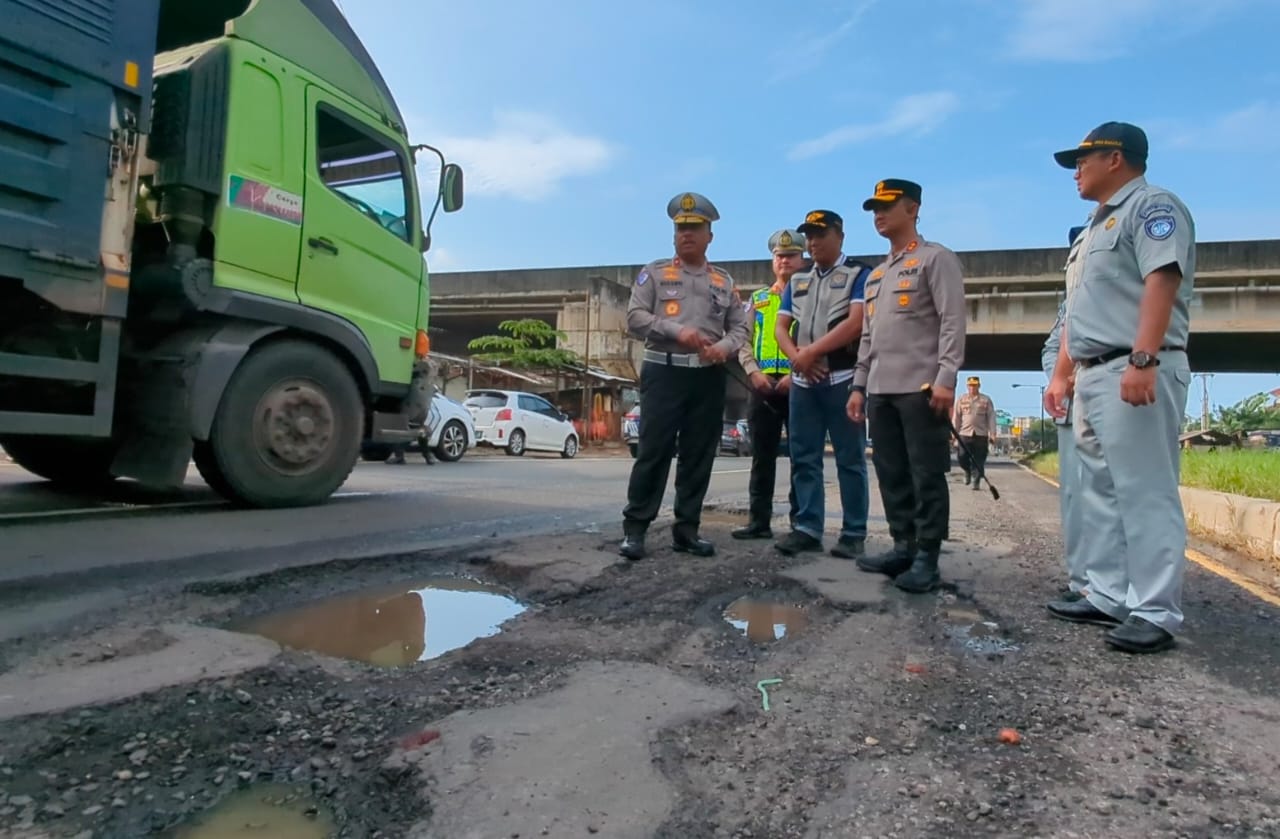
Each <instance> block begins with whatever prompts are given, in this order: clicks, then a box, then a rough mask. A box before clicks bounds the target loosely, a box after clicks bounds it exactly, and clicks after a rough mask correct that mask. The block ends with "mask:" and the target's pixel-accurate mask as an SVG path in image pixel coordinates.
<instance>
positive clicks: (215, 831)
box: [173, 786, 334, 839]
mask: <svg viewBox="0 0 1280 839" xmlns="http://www.w3.org/2000/svg"><path fill="white" fill-rule="evenodd" d="M333 832H334V825H333V822H332V821H330V820H329V818H328V816H326V815H325V814H324V813H322V812H320V811H319V810H318V809H317V808H316V806H315V803H314V802H313V801H311V800H310V799H309V798H306V797H305V796H302V795H299V794H298V792H297V791H296V790H293V789H289V788H288V787H279V786H262V787H252V788H250V789H246V790H241V791H240V792H236V793H233V794H232V795H230V796H228V797H227V798H226V800H224V801H223V802H222V803H221V804H219V805H218V806H217V807H214V808H213V809H212V810H210V811H209V812H208V813H205V814H204V815H202V816H200V817H199V818H198V820H197V821H196V823H195V824H192V825H190V826H188V827H184V828H179V830H178V831H177V832H176V833H174V834H173V839H327V837H329V836H331V835H333Z"/></svg>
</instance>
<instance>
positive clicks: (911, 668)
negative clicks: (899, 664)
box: [907, 664, 925, 676]
mask: <svg viewBox="0 0 1280 839" xmlns="http://www.w3.org/2000/svg"><path fill="white" fill-rule="evenodd" d="M924 671H925V666H924V665H923V664H908V665H907V672H908V673H914V674H916V675H917V676H918V675H920V674H921V673H923V672H924Z"/></svg>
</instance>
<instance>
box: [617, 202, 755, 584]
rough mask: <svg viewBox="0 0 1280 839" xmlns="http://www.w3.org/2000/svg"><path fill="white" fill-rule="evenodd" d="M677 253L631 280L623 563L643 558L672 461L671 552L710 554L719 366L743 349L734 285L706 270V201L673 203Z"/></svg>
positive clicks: (744, 329) (720, 404)
mask: <svg viewBox="0 0 1280 839" xmlns="http://www.w3.org/2000/svg"><path fill="white" fill-rule="evenodd" d="M667 215H669V216H670V217H671V219H672V221H673V222H674V223H675V250H676V255H675V257H674V258H671V259H660V260H657V261H655V262H650V263H649V264H648V265H646V266H645V267H644V268H643V269H642V270H641V271H640V273H639V274H638V275H637V276H636V282H635V286H634V287H633V288H632V289H631V304H630V306H629V307H628V308H627V329H628V331H629V332H631V334H632V335H635V336H636V337H637V338H641V339H643V340H644V342H645V351H644V364H643V366H642V367H641V370H640V417H641V419H640V442H639V450H638V451H637V452H636V459H635V462H634V463H633V464H632V467H631V482H630V484H629V485H628V487H627V506H626V508H625V509H624V510H623V511H622V516H623V520H624V521H623V536H624V538H623V540H622V545H621V547H620V548H619V553H620V554H621V555H622V556H624V557H626V558H627V559H631V560H636V559H641V558H643V557H644V555H645V544H644V540H645V532H646V531H647V530H648V528H649V525H650V524H651V523H652V522H653V520H654V519H655V518H657V516H658V508H659V507H660V506H661V504H662V496H663V493H664V492H665V491H666V488H667V476H668V474H669V473H670V470H671V458H672V457H674V456H675V454H676V446H677V440H678V441H679V449H680V456H679V459H678V460H677V461H676V503H675V514H676V522H675V526H674V527H673V528H672V532H671V539H672V547H673V548H674V549H675V550H676V551H678V552H681V553H690V554H694V555H695V556H711V555H712V554H714V553H715V546H714V545H712V544H711V543H710V542H708V541H707V540H706V539H701V538H699V537H698V526H699V524H700V523H701V520H702V501H703V498H704V497H706V494H707V486H708V485H709V484H710V482H711V467H712V465H713V464H714V463H715V456H716V451H717V450H718V448H719V445H720V423H721V418H722V416H723V414H724V395H725V393H724V392H725V368H724V364H725V362H726V361H727V360H728V359H730V358H733V357H734V356H736V355H737V353H738V350H739V349H740V348H741V347H742V345H743V343H745V342H746V340H747V336H748V334H749V330H750V328H751V327H750V322H749V321H748V320H747V313H746V311H745V309H744V308H743V305H742V301H741V300H740V299H739V298H738V293H737V291H736V290H735V289H734V284H733V278H732V277H730V276H729V275H728V274H727V273H726V272H725V271H723V270H722V269H720V268H717V267H715V266H714V265H710V264H708V263H707V247H708V246H709V245H710V244H711V238H712V234H711V222H713V221H716V220H718V219H719V218H720V214H719V212H718V211H717V210H716V208H715V205H713V204H712V203H711V202H710V201H709V200H707V199H706V198H705V197H703V196H701V195H698V194H697V193H694V192H686V193H683V194H681V195H677V196H676V197H675V198H672V199H671V202H670V203H669V204H668V205H667Z"/></svg>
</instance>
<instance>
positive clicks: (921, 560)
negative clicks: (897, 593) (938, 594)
mask: <svg viewBox="0 0 1280 839" xmlns="http://www.w3.org/2000/svg"><path fill="white" fill-rule="evenodd" d="M938 551H939V548H937V547H933V546H930V547H929V548H922V549H921V550H920V553H918V554H916V557H915V561H914V562H912V563H911V567H910V568H908V569H907V571H906V573H904V574H899V575H898V576H897V577H895V578H894V580H893V584H894V585H895V586H897V587H898V588H900V589H902V590H903V591H907V592H911V593H912V594H924V593H925V592H928V591H933V590H934V589H935V588H937V587H938V584H939V583H941V582H942V576H941V575H940V574H939V573H938Z"/></svg>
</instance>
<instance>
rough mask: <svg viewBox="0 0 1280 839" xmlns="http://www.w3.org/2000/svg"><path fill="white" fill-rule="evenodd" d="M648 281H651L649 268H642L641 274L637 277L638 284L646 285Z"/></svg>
mask: <svg viewBox="0 0 1280 839" xmlns="http://www.w3.org/2000/svg"><path fill="white" fill-rule="evenodd" d="M647 282H649V269H648V268H641V269H640V275H639V276H638V277H636V285H644V284H645V283H647Z"/></svg>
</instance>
